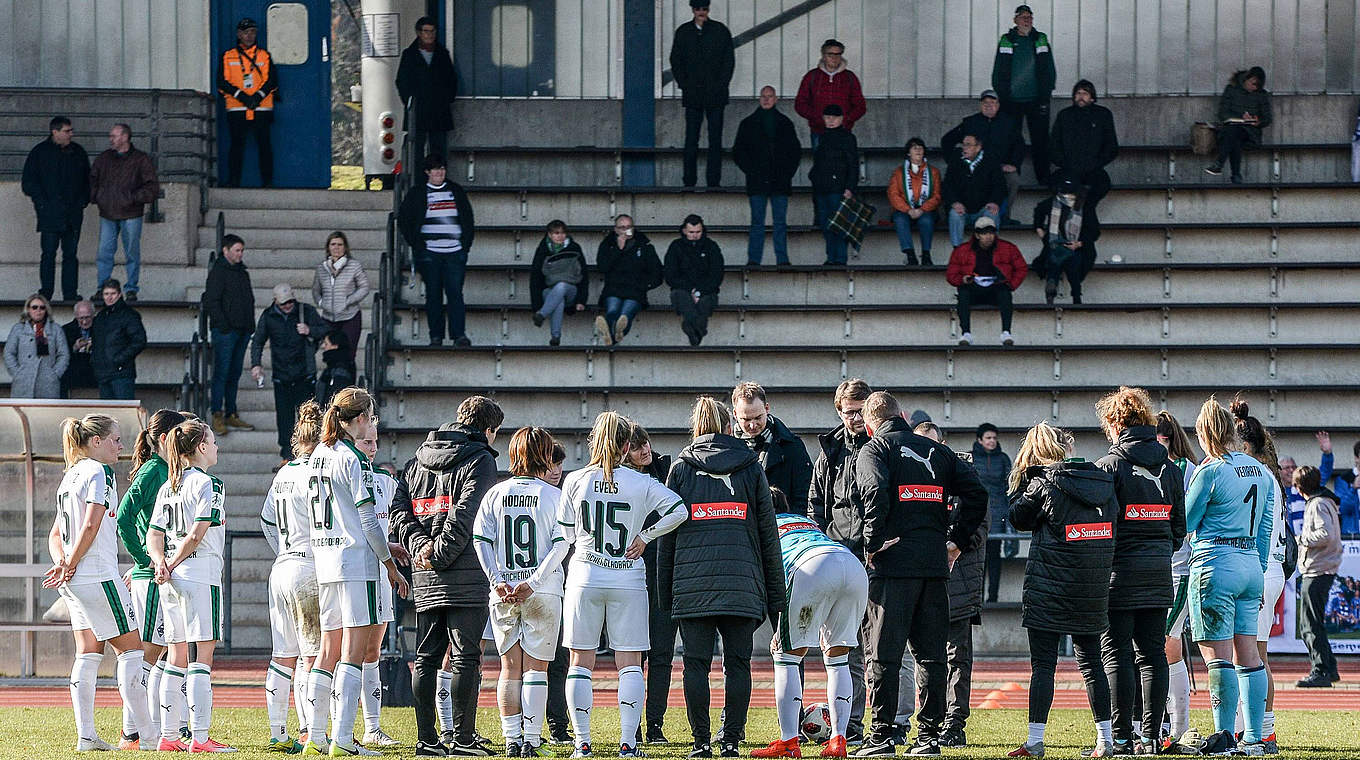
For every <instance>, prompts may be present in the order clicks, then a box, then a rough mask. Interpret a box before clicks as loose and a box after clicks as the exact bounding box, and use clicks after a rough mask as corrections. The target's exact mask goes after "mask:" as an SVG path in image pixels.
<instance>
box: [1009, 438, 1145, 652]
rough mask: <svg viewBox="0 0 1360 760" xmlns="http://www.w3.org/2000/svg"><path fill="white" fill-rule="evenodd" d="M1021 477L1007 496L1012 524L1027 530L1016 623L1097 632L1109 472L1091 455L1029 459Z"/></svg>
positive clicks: (1103, 623)
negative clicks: (1087, 458) (1035, 462)
mask: <svg viewBox="0 0 1360 760" xmlns="http://www.w3.org/2000/svg"><path fill="white" fill-rule="evenodd" d="M1025 478H1026V481H1025V482H1024V484H1023V485H1022V486H1021V488H1020V489H1019V490H1017V491H1016V492H1015V493H1014V494H1012V496H1011V509H1010V517H1009V519H1010V522H1011V525H1013V526H1014V527H1015V529H1016V530H1028V531H1033V533H1034V537H1033V539H1032V541H1031V543H1030V548H1029V562H1027V563H1026V565H1025V592H1024V596H1023V597H1022V598H1023V600H1024V601H1023V602H1022V605H1023V612H1022V615H1021V624H1022V625H1024V627H1026V628H1032V629H1035V630H1039V631H1057V632H1059V633H1073V634H1091V633H1101V632H1102V631H1104V630H1105V629H1106V628H1108V627H1109V625H1110V618H1109V601H1110V596H1111V594H1110V585H1109V583H1108V582H1107V581H1108V579H1109V577H1110V567H1111V564H1112V562H1113V561H1114V548H1115V525H1114V517H1115V514H1117V513H1118V511H1119V502H1118V501H1117V500H1116V499H1115V495H1114V479H1113V478H1112V477H1111V476H1110V474H1109V473H1107V472H1104V471H1102V470H1101V469H1100V468H1098V467H1096V465H1094V464H1091V463H1090V462H1059V463H1057V464H1053V465H1049V466H1047V467H1031V468H1029V470H1027V471H1026V472H1025ZM1169 582H1170V579H1169V578H1168V583H1169ZM1168 588H1170V587H1169V586H1168Z"/></svg>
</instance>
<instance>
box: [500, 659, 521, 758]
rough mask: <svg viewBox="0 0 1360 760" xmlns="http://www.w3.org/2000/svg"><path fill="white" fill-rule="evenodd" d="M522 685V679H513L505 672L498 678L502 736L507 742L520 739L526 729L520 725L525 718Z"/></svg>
mask: <svg viewBox="0 0 1360 760" xmlns="http://www.w3.org/2000/svg"><path fill="white" fill-rule="evenodd" d="M522 686H523V684H522V682H521V681H520V679H518V678H516V679H511V678H510V677H509V676H507V675H505V673H504V672H502V673H501V677H500V678H498V679H496V706H497V707H499V708H500V713H501V736H504V737H505V740H506V741H507V742H510V741H519V740H520V739H521V738H523V737H524V729H523V728H522V727H521V725H520V724H521V723H522V722H523V719H524V717H523V713H524V709H523V705H521V704H520V691H521V690H522Z"/></svg>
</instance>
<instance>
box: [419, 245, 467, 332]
mask: <svg viewBox="0 0 1360 760" xmlns="http://www.w3.org/2000/svg"><path fill="white" fill-rule="evenodd" d="M466 274H467V252H462V253H441V254H437V255H431V256H429V257H428V258H426V259H425V261H424V262H423V263H422V264H421V266H420V276H421V277H423V278H424V279H425V319H426V320H427V321H428V322H429V324H430V342H431V343H433V342H435V341H442V340H444V320H445V319H446V318H447V319H448V326H449V332H448V336H449V337H450V338H461V337H463V336H464V335H465V334H466V333H467V314H466V312H465V310H464V306H463V278H464V276H465V275H466ZM445 299H447V300H448V303H447V305H446V304H445Z"/></svg>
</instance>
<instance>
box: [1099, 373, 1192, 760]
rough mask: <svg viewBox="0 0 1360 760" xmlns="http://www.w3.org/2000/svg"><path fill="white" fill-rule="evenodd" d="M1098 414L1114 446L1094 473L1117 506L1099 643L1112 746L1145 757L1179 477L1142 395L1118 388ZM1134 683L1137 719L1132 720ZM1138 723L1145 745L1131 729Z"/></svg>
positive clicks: (1155, 709) (1160, 680) (1177, 520)
mask: <svg viewBox="0 0 1360 760" xmlns="http://www.w3.org/2000/svg"><path fill="white" fill-rule="evenodd" d="M1096 414H1097V416H1099V418H1100V425H1101V428H1102V429H1103V430H1104V431H1105V435H1106V437H1107V438H1109V439H1110V444H1111V445H1110V453H1109V454H1107V455H1105V456H1104V457H1101V458H1100V460H1099V461H1097V462H1096V466H1097V467H1099V468H1100V469H1102V470H1104V471H1105V472H1108V473H1109V474H1110V475H1112V476H1113V477H1114V489H1115V494H1116V495H1117V497H1118V499H1119V514H1118V516H1117V517H1116V520H1115V521H1116V523H1117V524H1116V526H1115V551H1114V566H1113V568H1112V570H1111V573H1110V628H1109V630H1108V631H1107V632H1106V633H1105V635H1104V638H1103V640H1102V642H1101V648H1102V650H1103V657H1104V660H1105V673H1106V675H1107V676H1108V677H1109V679H1110V692H1111V696H1112V697H1113V705H1112V708H1113V709H1112V710H1111V717H1112V718H1113V737H1112V741H1113V744H1114V749H1115V752H1116V753H1129V752H1133V751H1135V749H1137V750H1139V751H1142V752H1149V751H1150V750H1153V749H1155V748H1156V745H1157V743H1158V741H1159V739H1160V736H1159V734H1160V731H1161V725H1162V717H1163V715H1164V714H1165V712H1166V694H1167V690H1168V682H1169V678H1170V676H1169V672H1168V668H1167V664H1166V615H1167V609H1168V608H1170V607H1171V603H1172V595H1171V554H1172V552H1173V551H1174V550H1175V548H1176V546H1177V545H1179V544H1180V542H1181V539H1183V538H1185V486H1184V475H1183V474H1182V473H1181V471H1180V469H1179V468H1177V467H1176V466H1175V465H1174V464H1172V463H1171V460H1170V459H1169V458H1168V457H1167V453H1166V447H1165V446H1163V445H1162V444H1160V443H1158V442H1157V417H1156V413H1155V412H1153V410H1152V399H1151V398H1150V397H1149V396H1148V393H1147V391H1145V390H1143V389H1142V388H1130V387H1127V386H1121V387H1120V388H1119V389H1118V390H1116V391H1113V392H1111V393H1108V394H1106V395H1105V396H1104V397H1102V398H1101V399H1100V401H1099V402H1097V403H1096ZM1135 668H1136V670H1135ZM1137 678H1141V687H1142V692H1141V693H1142V695H1143V714H1142V715H1141V716H1135V715H1134V714H1133V713H1134V710H1135V703H1136V701H1137V695H1138V694H1139V691H1138V688H1139V684H1135V682H1134V681H1135V679H1137ZM1138 718H1141V721H1140V723H1141V730H1142V731H1143V732H1146V733H1147V734H1148V735H1147V737H1143V736H1141V735H1139V733H1140V732H1139V731H1137V730H1135V729H1134V722H1135V720H1137V719H1138ZM1134 742H1138V743H1140V745H1141V746H1140V747H1137V748H1136V747H1134Z"/></svg>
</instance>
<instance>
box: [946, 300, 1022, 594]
mask: <svg viewBox="0 0 1360 760" xmlns="http://www.w3.org/2000/svg"><path fill="white" fill-rule="evenodd" d="M982 304H991V305H993V306H995V307H996V308H997V310H998V311H1000V312H1001V329H1002V330H1006V331H1009V330H1010V329H1011V316H1012V315H1013V311H1014V309H1013V307H1012V306H1011V289H1010V288H1009V287H1007V285H1006V283H1004V282H1000V281H998V282H995V283H992V284H991V285H990V286H988V287H985V288H984V287H981V286H979V285H978V284H977V283H975V282H965V283H964V284H962V285H960V286H959V329H960V330H962V331H963V332H972V330H973V307H974V306H978V305H982ZM997 567H998V568H1000V564H998V565H997ZM997 572H998V573H1000V572H1001V571H1000V570H999V569H998V570H997Z"/></svg>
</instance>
